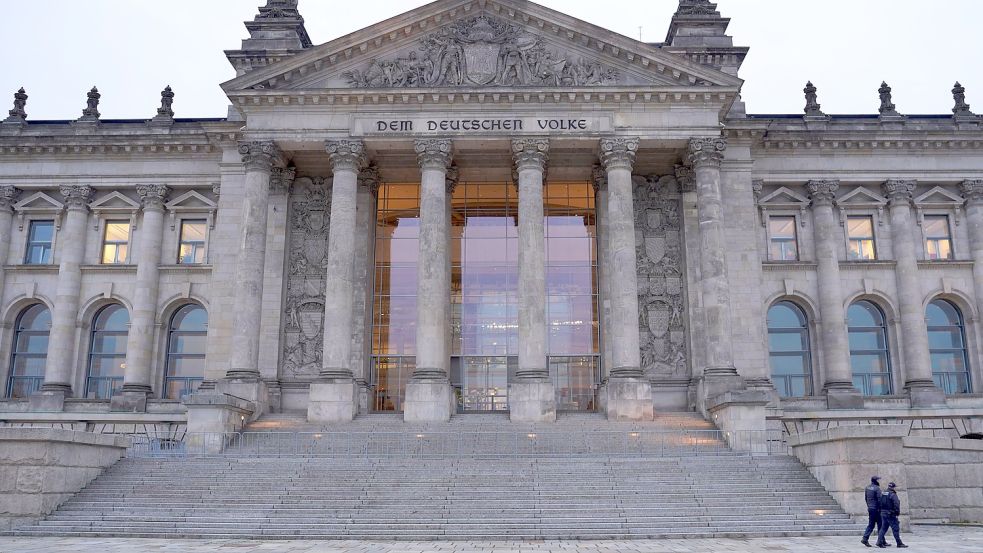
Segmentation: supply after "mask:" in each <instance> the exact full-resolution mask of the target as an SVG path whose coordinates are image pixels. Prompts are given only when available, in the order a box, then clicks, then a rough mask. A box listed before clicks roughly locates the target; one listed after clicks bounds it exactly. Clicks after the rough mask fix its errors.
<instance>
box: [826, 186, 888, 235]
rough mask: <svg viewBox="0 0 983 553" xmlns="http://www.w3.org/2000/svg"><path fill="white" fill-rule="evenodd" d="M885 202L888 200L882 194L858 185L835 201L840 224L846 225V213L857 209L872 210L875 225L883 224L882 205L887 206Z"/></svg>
mask: <svg viewBox="0 0 983 553" xmlns="http://www.w3.org/2000/svg"><path fill="white" fill-rule="evenodd" d="M887 203H888V200H887V198H885V197H884V196H881V195H880V194H878V193H877V192H874V191H872V190H870V189H869V188H866V187H864V186H858V187H856V188H854V189H853V190H851V191H850V192H847V193H846V194H844V195H842V196H840V198H839V200H837V202H836V205H837V207H838V208H839V210H840V226H841V227H842V226H844V225H846V219H847V213H848V212H849V211H853V210H857V209H864V210H873V211H874V212H875V217H874V219H875V220H876V222H877V225H878V226H881V225H883V224H884V207H885V206H887Z"/></svg>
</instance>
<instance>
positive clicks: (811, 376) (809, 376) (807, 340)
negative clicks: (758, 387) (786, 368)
mask: <svg viewBox="0 0 983 553" xmlns="http://www.w3.org/2000/svg"><path fill="white" fill-rule="evenodd" d="M783 304H787V305H789V306H791V308H792V309H794V310H795V311H796V313H798V315H799V316H801V317H802V320H803V324H802V326H801V327H799V328H793V327H772V326H771V323H770V321H769V314H770V313H771V310H772V309H775V308H776V307H778V306H780V305H783ZM810 321H811V319H810V318H809V313H808V312H807V311H806V310H805V309H804V308H803V307H802V306H801V305H799V304H798V303H796V302H794V301H792V300H790V299H781V300H778V301H776V302H773V303H772V304H771V305H770V306H768V309H767V310H765V337H766V344H767V345H766V351H767V353H768V364H769V367H768V369H769V370H768V377H769V378H770V379H771V381H772V385H774V384H775V373H774V368H773V367H771V358H772V356H777V357H801V358H802V359H803V364H804V365H805V369H806V371H805V373H804V374H803V375H802V377H803V379H804V392H805V394H804V395H802V396H794V395H786V394H784V393H783V390H779V389H778V386H775V390H776V392H777V393H778V395H779V397H781V398H789V399H794V398H801V397H810V396H812V395H814V394H815V393H816V377H815V361H814V357H815V356H814V355H813V343H812V328H811V323H810ZM773 333H774V334H798V335H799V336H800V337H801V338H800V340H801V342H802V343H803V344H805V345H806V348H807V349H803V350H794V351H793V350H790V351H777V352H776V351H772V348H771V335H772V334H773ZM782 376H798V375H782ZM783 380H784V379H783ZM785 387H787V384H786V386H785Z"/></svg>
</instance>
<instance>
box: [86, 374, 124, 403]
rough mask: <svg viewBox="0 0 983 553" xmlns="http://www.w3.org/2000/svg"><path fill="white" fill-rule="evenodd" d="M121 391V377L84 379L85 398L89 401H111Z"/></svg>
mask: <svg viewBox="0 0 983 553" xmlns="http://www.w3.org/2000/svg"><path fill="white" fill-rule="evenodd" d="M122 389H123V377H122V376H90V377H89V378H88V379H86V384H85V397H87V398H90V399H113V396H114V395H116V394H118V393H119V392H120V391H121V390H122Z"/></svg>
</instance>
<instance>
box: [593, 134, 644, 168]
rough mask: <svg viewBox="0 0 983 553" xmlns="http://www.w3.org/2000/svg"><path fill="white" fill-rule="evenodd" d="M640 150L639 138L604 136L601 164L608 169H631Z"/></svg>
mask: <svg viewBox="0 0 983 553" xmlns="http://www.w3.org/2000/svg"><path fill="white" fill-rule="evenodd" d="M637 152H638V138H637V137H629V138H622V137H617V138H602V139H601V153H600V156H599V157H600V159H601V165H602V166H603V167H604V168H605V169H607V170H611V169H627V170H629V171H631V169H632V167H634V165H635V155H636V153H637Z"/></svg>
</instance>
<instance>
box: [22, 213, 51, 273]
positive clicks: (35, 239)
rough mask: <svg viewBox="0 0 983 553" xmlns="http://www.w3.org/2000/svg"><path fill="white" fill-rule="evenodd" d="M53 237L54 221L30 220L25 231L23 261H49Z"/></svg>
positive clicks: (34, 263)
mask: <svg viewBox="0 0 983 553" xmlns="http://www.w3.org/2000/svg"><path fill="white" fill-rule="evenodd" d="M54 237H55V222H54V221H31V226H30V227H29V228H28V231H27V254H26V255H25V256H24V263H26V264H28V265H47V264H48V263H51V243H52V241H53V240H54Z"/></svg>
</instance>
